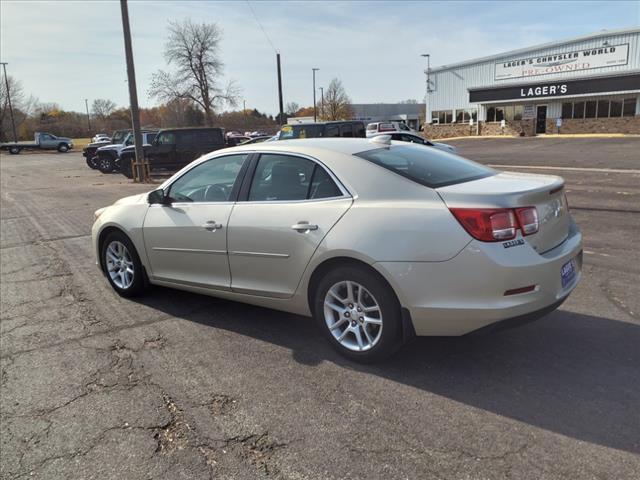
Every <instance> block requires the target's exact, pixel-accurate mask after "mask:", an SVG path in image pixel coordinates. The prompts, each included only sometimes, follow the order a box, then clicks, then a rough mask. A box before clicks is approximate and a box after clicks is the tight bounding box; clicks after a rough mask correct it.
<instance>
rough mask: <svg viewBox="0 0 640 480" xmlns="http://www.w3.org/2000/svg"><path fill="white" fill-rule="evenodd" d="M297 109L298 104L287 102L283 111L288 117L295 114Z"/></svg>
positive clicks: (298, 107) (298, 108)
mask: <svg viewBox="0 0 640 480" xmlns="http://www.w3.org/2000/svg"><path fill="white" fill-rule="evenodd" d="M298 110H300V105H298V104H297V103H296V102H289V103H287V106H286V107H285V108H284V113H286V114H287V115H289V116H290V117H294V116H295V114H296V113H298Z"/></svg>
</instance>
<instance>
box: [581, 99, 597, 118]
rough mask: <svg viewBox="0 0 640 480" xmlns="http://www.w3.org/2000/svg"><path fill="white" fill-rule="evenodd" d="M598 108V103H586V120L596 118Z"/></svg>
mask: <svg viewBox="0 0 640 480" xmlns="http://www.w3.org/2000/svg"><path fill="white" fill-rule="evenodd" d="M597 108H598V102H596V101H595V100H593V101H590V102H586V104H585V108H584V118H596V110H597Z"/></svg>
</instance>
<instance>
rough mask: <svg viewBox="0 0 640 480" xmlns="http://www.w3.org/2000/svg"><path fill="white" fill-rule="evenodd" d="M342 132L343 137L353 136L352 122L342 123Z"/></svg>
mask: <svg viewBox="0 0 640 480" xmlns="http://www.w3.org/2000/svg"><path fill="white" fill-rule="evenodd" d="M340 133H341V136H343V137H353V125H351V124H350V123H344V124H342V125H340Z"/></svg>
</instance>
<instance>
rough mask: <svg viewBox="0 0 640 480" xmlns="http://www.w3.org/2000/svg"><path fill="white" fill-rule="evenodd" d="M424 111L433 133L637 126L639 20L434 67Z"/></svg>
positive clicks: (638, 129)
mask: <svg viewBox="0 0 640 480" xmlns="http://www.w3.org/2000/svg"><path fill="white" fill-rule="evenodd" d="M426 115H427V117H426V118H427V119H431V121H430V122H429V123H428V124H427V125H426V126H425V132H426V135H427V136H431V137H434V138H442V137H451V136H464V135H496V134H509V135H527V136H530V135H540V134H554V133H635V134H640V28H629V29H621V30H608V31H607V30H603V31H601V32H598V33H594V34H592V35H586V36H582V37H577V38H572V39H569V40H565V41H561V42H553V43H547V44H543V45H537V46H534V47H530V48H525V49H520V50H513V51H510V52H505V53H501V54H499V55H492V56H489V57H483V58H479V59H476V60H469V61H465V62H460V63H456V64H453V65H443V66H440V67H437V68H432V69H430V70H429V72H428V94H427V106H426Z"/></svg>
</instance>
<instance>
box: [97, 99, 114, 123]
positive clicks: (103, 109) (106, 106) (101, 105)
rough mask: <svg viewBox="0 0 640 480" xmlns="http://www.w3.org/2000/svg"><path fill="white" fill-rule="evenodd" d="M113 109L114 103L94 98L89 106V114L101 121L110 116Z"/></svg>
mask: <svg viewBox="0 0 640 480" xmlns="http://www.w3.org/2000/svg"><path fill="white" fill-rule="evenodd" d="M115 109H116V104H115V102H112V101H111V100H107V99H104V98H96V99H95V100H94V101H93V104H92V105H91V112H92V113H93V114H94V115H95V116H96V117H98V118H99V119H101V120H104V119H105V118H107V117H108V116H109V115H111V114H112V113H113V111H114V110H115Z"/></svg>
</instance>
